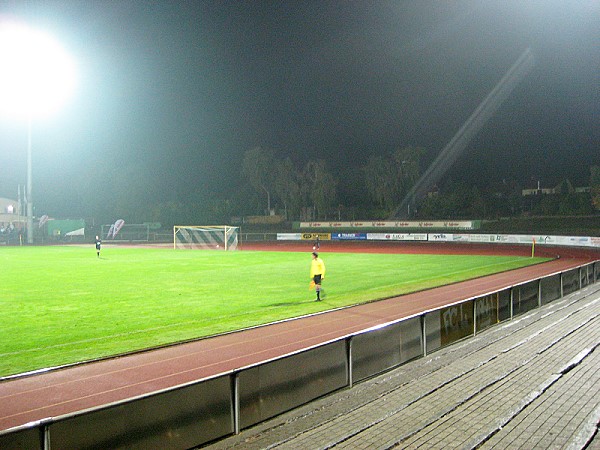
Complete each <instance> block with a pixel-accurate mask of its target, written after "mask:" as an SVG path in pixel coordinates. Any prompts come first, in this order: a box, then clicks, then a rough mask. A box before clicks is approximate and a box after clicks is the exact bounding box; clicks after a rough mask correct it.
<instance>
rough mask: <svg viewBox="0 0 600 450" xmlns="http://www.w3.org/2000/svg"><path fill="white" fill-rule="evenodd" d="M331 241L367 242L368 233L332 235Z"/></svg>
mask: <svg viewBox="0 0 600 450" xmlns="http://www.w3.org/2000/svg"><path fill="white" fill-rule="evenodd" d="M331 239H333V240H337V241H345V240H366V239H367V233H331Z"/></svg>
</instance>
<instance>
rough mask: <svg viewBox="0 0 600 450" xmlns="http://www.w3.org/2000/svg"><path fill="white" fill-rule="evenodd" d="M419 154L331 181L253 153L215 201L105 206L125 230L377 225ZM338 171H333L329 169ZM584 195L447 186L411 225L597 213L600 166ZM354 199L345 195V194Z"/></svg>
mask: <svg viewBox="0 0 600 450" xmlns="http://www.w3.org/2000/svg"><path fill="white" fill-rule="evenodd" d="M424 156H425V150H424V149H423V148H421V147H404V148H399V149H397V150H394V151H392V152H390V153H388V154H384V155H372V156H370V157H368V158H367V159H366V160H365V162H364V164H362V165H361V166H358V167H356V168H354V169H351V170H352V171H351V172H344V173H342V174H341V175H340V174H337V175H336V174H335V170H331V168H330V167H329V166H328V165H327V163H326V162H325V160H322V159H314V160H312V159H309V160H305V161H298V160H293V159H292V158H291V157H289V156H279V155H277V154H276V152H275V151H274V150H272V149H269V148H265V147H254V148H251V149H249V150H247V151H246V152H245V154H244V156H243V159H242V162H241V167H240V176H239V180H240V181H239V184H238V185H237V186H235V187H234V189H230V190H229V191H227V192H223V193H221V194H218V195H215V194H210V195H209V194H203V193H202V189H198V188H194V187H193V186H190V190H189V191H187V192H185V193H181V194H180V195H177V196H175V197H174V198H172V199H171V200H169V201H162V202H157V203H152V205H151V206H150V207H148V206H147V204H143V203H135V204H133V205H132V204H131V202H130V201H129V200H130V199H131V190H130V189H127V190H125V189H124V190H123V191H122V195H121V196H118V197H116V198H115V201H114V202H112V203H111V205H110V213H111V217H113V216H114V214H115V210H116V211H117V212H116V214H117V215H118V216H119V217H124V218H126V221H127V222H128V223H142V222H160V223H161V224H163V226H166V227H168V226H171V225H174V224H179V225H181V224H211V223H213V224H214V223H231V222H232V220H233V219H234V218H241V217H244V216H254V215H258V216H262V215H271V214H277V215H280V216H283V217H284V218H285V220H287V221H298V220H301V221H310V220H366V219H373V220H383V219H387V218H388V217H389V215H390V214H392V213H393V211H394V210H395V208H397V207H398V205H399V204H400V203H401V202H402V200H403V199H404V197H405V196H406V194H407V193H408V192H409V191H410V189H411V187H412V186H413V185H414V184H415V183H416V182H417V180H418V179H419V177H420V176H421V175H422V173H423V167H422V165H423V158H424ZM334 169H336V168H334ZM589 183H590V184H589V186H590V190H589V191H587V192H576V191H575V189H574V188H573V186H571V184H570V183H569V181H568V180H564V181H563V182H562V183H561V184H560V185H559V186H558V187H556V189H555V190H556V191H557V193H556V194H553V195H529V196H523V195H522V189H523V186H522V184H520V183H518V182H517V181H515V180H502V181H490V182H489V183H487V184H486V185H485V186H480V187H478V186H475V185H473V184H472V183H470V182H469V180H465V179H462V180H452V179H446V180H443V181H442V182H441V184H440V185H439V186H436V187H435V188H434V189H432V190H431V191H430V192H429V193H428V194H427V196H426V197H425V198H423V199H422V200H421V201H419V202H418V205H417V208H416V209H414V210H412V211H410V217H411V219H496V218H500V217H516V216H521V215H594V214H598V213H599V211H600V167H598V166H593V167H591V168H590V178H589ZM349 186H350V187H351V188H352V189H353V192H349V191H348V187H349Z"/></svg>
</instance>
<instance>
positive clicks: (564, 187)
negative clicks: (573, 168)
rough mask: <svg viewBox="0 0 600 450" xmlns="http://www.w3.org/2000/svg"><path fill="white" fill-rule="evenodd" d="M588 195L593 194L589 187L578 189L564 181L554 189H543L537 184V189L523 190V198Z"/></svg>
mask: <svg viewBox="0 0 600 450" xmlns="http://www.w3.org/2000/svg"><path fill="white" fill-rule="evenodd" d="M573 192H575V193H586V192H591V188H590V187H589V186H587V187H577V188H574V187H573V185H572V184H571V182H570V181H569V180H563V181H561V182H560V183H559V184H558V185H556V186H555V187H553V188H542V187H541V186H540V182H539V181H538V182H537V187H535V188H528V189H523V190H521V195H522V196H523V197H525V196H528V195H552V194H569V193H573Z"/></svg>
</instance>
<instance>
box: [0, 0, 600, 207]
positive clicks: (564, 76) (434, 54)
mask: <svg viewBox="0 0 600 450" xmlns="http://www.w3.org/2000/svg"><path fill="white" fill-rule="evenodd" d="M0 13H2V14H10V15H12V16H13V17H18V18H21V19H23V20H25V21H27V22H28V23H30V24H31V25H32V26H41V27H43V28H45V29H48V30H50V31H52V32H53V33H54V35H55V36H56V37H57V38H58V39H59V40H61V42H62V43H63V45H64V46H65V47H66V48H67V49H68V51H69V52H71V54H72V55H73V57H74V58H75V61H76V64H77V65H78V77H79V83H78V87H77V89H76V91H75V92H74V94H73V97H72V98H71V100H70V102H69V103H68V104H67V105H66V106H65V107H64V108H63V109H62V110H61V111H60V112H59V113H58V114H56V115H55V116H53V117H52V118H51V119H46V120H44V121H43V122H41V121H40V122H37V123H34V128H33V152H34V165H33V166H34V195H35V203H36V213H37V214H39V215H41V214H43V213H49V214H51V215H54V216H59V217H65V216H70V217H73V216H82V217H90V216H93V215H94V203H95V202H99V203H100V202H110V201H111V200H110V199H111V198H113V197H114V191H115V190H117V191H119V192H127V193H128V194H129V195H132V196H135V195H139V196H140V201H142V202H143V201H145V200H144V198H145V199H148V198H152V197H153V198H155V199H158V200H159V201H164V200H174V199H176V198H178V197H182V198H185V196H186V195H187V193H188V192H190V191H194V190H200V191H204V192H205V193H207V194H210V195H217V196H220V195H224V196H225V195H227V192H228V191H229V190H231V189H232V187H233V186H235V185H236V183H237V180H238V178H239V176H240V169H239V167H240V161H241V157H242V155H243V153H244V152H245V151H246V150H248V149H250V148H252V147H254V146H257V145H260V146H265V147H272V148H273V149H275V150H276V152H277V153H278V154H279V155H282V156H283V155H288V154H289V155H291V156H292V157H293V158H294V159H295V160H296V161H297V162H299V163H302V162H305V161H306V160H308V159H314V158H323V159H325V160H326V161H327V164H328V167H329V169H330V170H331V171H332V172H333V173H334V174H336V175H345V174H346V175H347V174H349V173H351V168H357V167H359V166H360V165H362V164H363V163H364V161H365V160H366V159H367V157H368V156H369V155H371V154H387V153H389V152H391V151H393V150H395V149H397V148H399V147H405V146H420V147H424V148H425V149H426V150H427V158H428V161H429V162H431V161H432V160H433V158H434V157H435V155H436V153H437V152H439V151H440V150H441V149H442V148H443V147H444V145H446V144H447V143H448V141H449V140H450V139H451V138H452V136H453V135H454V133H456V131H457V130H458V129H459V128H460V126H461V125H462V124H463V123H464V122H465V120H466V119H467V118H468V117H469V116H470V115H471V113H472V112H473V110H474V109H475V108H476V107H477V106H478V105H479V103H480V102H481V101H482V100H483V99H484V98H485V96H486V95H487V94H488V92H489V91H490V90H491V89H492V88H493V87H494V85H495V84H496V83H497V82H498V81H499V80H500V78H501V77H502V75H503V74H504V73H505V72H506V71H507V70H508V68H509V67H510V66H511V65H512V64H513V63H514V62H515V60H516V59H517V58H518V57H519V55H520V54H521V53H522V52H523V51H524V49H525V48H527V47H530V48H531V51H532V52H533V55H534V57H535V61H536V64H535V66H534V68H533V70H532V71H531V72H530V73H529V75H528V76H527V77H526V78H525V79H524V80H523V81H522V82H521V83H520V84H519V85H518V86H517V88H516V89H515V91H514V92H513V94H512V95H511V97H510V98H509V99H508V100H507V101H506V102H505V103H504V104H503V105H502V107H501V108H500V109H499V110H498V112H497V113H496V114H495V115H494V117H493V118H492V119H491V120H490V121H488V122H487V124H486V125H485V126H484V128H483V129H482V130H481V131H480V133H478V135H477V137H476V138H475V139H474V140H473V141H472V142H471V144H470V145H469V147H468V148H467V149H466V150H465V152H464V154H463V156H462V157H461V158H460V159H459V160H458V161H457V162H456V163H455V164H454V166H453V167H452V168H450V170H449V171H448V174H447V176H448V177H452V178H453V179H461V178H462V179H465V180H467V181H468V182H473V183H480V184H481V183H485V182H487V181H489V180H491V179H503V178H507V179H516V180H519V181H521V182H525V181H529V180H531V179H532V178H535V179H540V180H541V182H542V184H543V185H553V184H556V183H558V182H559V181H560V180H561V179H563V178H565V177H569V178H571V179H572V181H574V183H575V184H577V185H583V184H586V183H587V182H588V179H589V167H590V166H591V165H599V164H600V3H598V2H597V1H596V0H580V1H576V0H571V1H569V0H539V1H523V0H514V1H513V0H498V1H486V0H472V1H463V0H457V1H428V0H419V1H417V0H415V1H400V0H397V1H373V0H372V1H349V0H347V1H341V0H339V1H326V0H322V1H321V0H319V1H317V0H313V1H297V0H287V1H285V0H278V1H260V0H256V1H243V2H242V1H179V2H175V1H167V0H161V1H141V0H139V1H118V0H117V1H109V0H107V1H95V2H87V1H83V0H82V1H69V0H63V1H44V2H41V1H24V0H19V1H4V2H2V3H0ZM26 130H27V129H26V126H25V125H24V124H20V123H17V122H14V121H7V120H4V121H2V122H0V196H3V197H12V198H14V197H16V191H17V185H18V184H25V176H26V163H25V161H26V160H25V155H26V145H27V141H26V135H27V131H26Z"/></svg>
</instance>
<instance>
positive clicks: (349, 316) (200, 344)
mask: <svg viewBox="0 0 600 450" xmlns="http://www.w3.org/2000/svg"><path fill="white" fill-rule="evenodd" d="M258 249H265V247H264V246H259V245H250V244H244V248H243V250H258ZM268 249H269V250H282V251H283V250H285V251H303V252H310V251H312V248H311V247H310V246H309V245H308V244H307V243H304V244H295V245H292V244H271V245H270V246H269V247H268ZM321 250H322V251H325V250H327V251H353V252H357V251H364V252H397V253H407V252H420V253H424V252H430V253H458V254H460V253H463V254H464V253H494V254H520V255H528V254H530V252H531V249H530V248H526V247H523V246H485V245H461V244H451V245H441V246H438V245H435V247H434V246H433V245H432V244H416V243H415V244H408V245H407V244H405V243H403V244H397V243H391V244H377V245H375V244H371V243H345V244H341V243H340V244H338V245H334V243H332V242H326V243H325V244H322V247H321ZM536 255H537V256H543V255H545V256H557V255H560V258H558V259H555V260H553V261H551V262H548V263H544V264H539V265H536V266H532V267H527V268H523V269H519V270H514V271H510V272H505V273H500V274H497V275H493V276H489V277H485V278H478V279H474V280H471V281H466V282H463V283H458V284H453V285H449V286H444V287H440V288H436V289H431V290H428V291H424V292H419V293H414V294H409V295H404V296H401V297H396V298H390V299H387V300H382V301H379V302H374V303H369V304H366V305H361V306H355V307H351V308H346V309H342V310H336V311H332V312H328V313H323V314H318V315H313V316H310V317H305V318H301V319H296V320H289V321H285V322H280V323H276V324H272V325H267V326H263V327H258V328H253V329H249V330H244V331H241V332H237V333H230V334H226V335H221V336H217V337H213V338H209V339H203V340H199V341H195V342H190V343H185V344H180V345H174V346H171V347H166V348H162V349H158V350H152V351H147V352H142V353H136V354H132V355H128V356H123V357H118V358H114V359H108V360H103V361H98V362H93V363H89V364H82V365H77V366H72V367H69V368H65V369H60V370H54V371H49V372H45V373H40V374H37V375H32V376H25V377H21V378H16V379H11V380H6V381H3V382H0V430H6V429H9V428H13V427H16V426H20V425H24V424H27V423H29V422H33V421H37V420H42V419H45V418H49V417H56V416H61V415H63V414H69V413H73V412H77V411H81V410H84V409H88V408H94V407H97V406H102V405H105V404H108V403H113V402H117V401H120V400H125V399H128V398H132V397H135V396H139V395H143V394H146V393H149V392H153V391H157V390H162V389H167V388H169V387H174V386H178V385H181V384H184V383H188V382H192V381H194V380H198V379H201V378H205V377H210V376H214V375H216V374H221V373H225V372H229V371H233V370H235V369H239V368H242V367H246V366H249V365H252V364H255V363H259V362H261V361H265V360H268V359H272V358H277V357H280V356H283V355H286V354H289V353H293V352H296V351H299V350H302V349H304V348H306V347H309V346H313V345H317V344H320V343H322V342H327V341H330V340H334V339H337V338H340V337H343V336H346V335H348V334H351V333H355V332H357V331H360V330H363V329H366V328H369V327H372V326H375V325H380V324H383V323H387V322H389V321H392V320H395V319H400V318H403V317H407V316H410V315H413V314H417V313H420V312H423V311H426V310H429V309H432V308H437V307H440V306H443V305H446V304H449V303H453V302H456V301H458V300H462V299H466V298H471V297H476V296H481V295H485V294H486V293H489V292H493V291H497V290H500V289H503V288H506V287H509V286H512V285H514V284H517V283H520V282H524V281H527V280H529V279H531V278H537V277H540V276H544V275H548V274H552V273H556V272H560V271H564V270H566V269H569V268H572V267H576V266H578V265H581V264H584V263H586V262H589V261H593V260H596V259H599V255H600V252H598V251H594V250H583V249H563V248H550V249H548V248H544V249H541V248H539V249H537V250H536ZM307 260H308V258H307Z"/></svg>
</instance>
